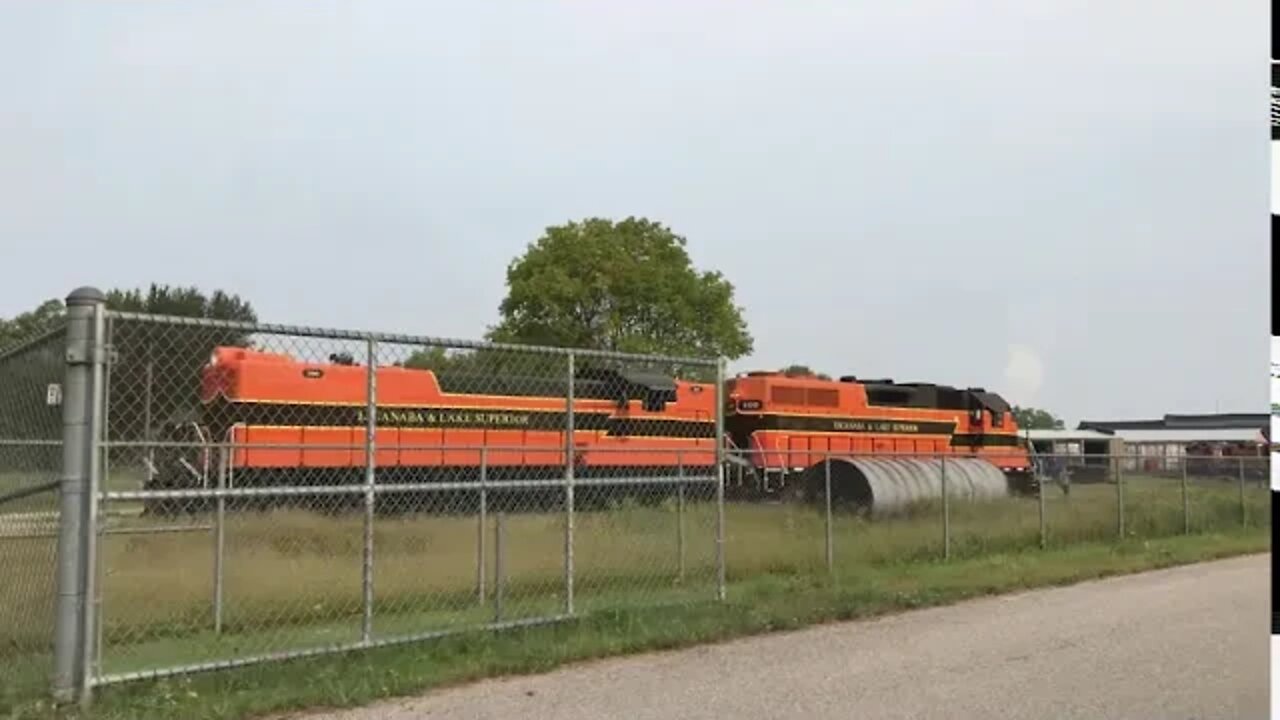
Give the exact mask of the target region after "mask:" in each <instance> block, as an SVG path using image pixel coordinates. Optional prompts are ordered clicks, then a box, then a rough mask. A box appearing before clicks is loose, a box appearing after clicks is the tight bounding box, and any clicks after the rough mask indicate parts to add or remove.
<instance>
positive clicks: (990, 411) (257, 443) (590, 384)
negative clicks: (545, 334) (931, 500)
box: [149, 347, 1031, 509]
mask: <svg viewBox="0 0 1280 720" xmlns="http://www.w3.org/2000/svg"><path fill="white" fill-rule="evenodd" d="M375 382H376V397H377V409H376V410H377V413H376V417H375V424H376V430H375V433H374V441H375V460H376V465H377V482H378V483H379V484H416V483H423V482H433V481H454V482H458V481H463V482H469V481H475V480H478V479H480V475H481V467H482V466H483V472H484V477H485V479H486V480H488V481H492V482H495V483H497V482H501V481H503V480H514V479H524V480H530V479H532V480H552V479H555V478H560V477H562V476H563V475H564V471H565V459H566V454H567V453H566V449H567V445H568V443H567V442H566V440H567V438H566V431H567V422H566V421H567V417H566V409H567V408H566V403H567V401H566V398H567V395H568V392H567V391H568V383H567V382H566V381H565V380H564V379H560V380H556V379H547V378H518V377H511V376H507V375H501V374H497V373H492V374H487V375H477V374H474V373H473V374H465V375H463V374H454V373H449V372H436V371H432V370H423V369H410V368H403V367H397V366H382V367H378V368H377V369H376V372H375ZM367 383H368V374H367V369H366V368H364V367H361V366H357V365H355V364H354V363H353V362H351V361H350V360H342V359H339V358H336V357H335V358H334V361H333V362H329V363H306V362H300V361H297V360H295V359H294V358H292V357H289V356H287V355H282V354H277V353H267V352H258V351H254V350H247V349H244V348H237V347H220V348H217V349H215V350H214V352H213V356H212V358H211V360H210V362H209V363H208V364H207V365H206V366H205V367H204V369H203V370H202V375H201V389H200V400H201V413H200V417H199V419H198V420H197V421H196V422H194V423H188V424H187V425H186V426H185V427H186V433H187V434H186V435H185V436H179V437H176V438H175V439H179V440H188V441H190V440H199V441H202V442H212V443H230V444H231V445H232V448H233V449H232V451H231V452H230V456H229V458H227V469H226V471H225V474H226V476H227V479H226V481H227V482H228V484H230V485H231V486H233V487H253V486H258V487H264V486H281V485H284V486H289V485H348V484H358V483H360V482H362V480H363V473H364V468H365V464H366V463H365V452H364V449H363V444H364V441H365V435H366V432H367V422H368V418H367V415H366V412H367V407H366V398H367V393H368V386H367ZM573 390H574V400H573V420H574V431H573V438H572V440H573V442H572V446H573V464H574V474H575V477H577V478H582V479H588V478H599V477H611V476H612V477H619V476H621V477H627V478H635V477H644V476H667V477H670V476H673V475H675V474H676V473H677V472H679V471H680V470H683V471H684V472H687V473H688V474H690V475H693V474H701V475H707V474H712V473H713V472H714V469H715V456H716V441H717V439H716V437H715V414H716V402H717V400H716V396H717V393H716V392H715V386H714V384H709V383H700V382H690V381H685V380H676V379H672V378H670V377H665V376H658V375H652V374H643V373H630V372H625V371H618V370H611V369H601V368H585V369H583V370H580V371H579V372H578V373H577V374H576V375H575V378H574V388H573ZM725 397H726V407H725V409H724V410H725V420H724V428H725V437H723V438H720V441H721V442H723V443H725V445H726V449H728V450H729V451H730V455H731V457H733V458H736V459H737V463H736V464H737V465H738V466H739V468H747V469H748V473H747V474H748V475H750V476H751V477H753V478H754V482H752V483H743V482H742V480H741V478H742V475H743V473H741V472H739V473H737V474H733V473H731V474H730V476H731V477H737V478H738V479H739V481H738V483H737V484H736V489H741V490H744V491H746V492H747V494H751V495H755V494H757V493H760V492H764V493H765V494H770V493H774V492H777V491H778V490H780V489H783V488H785V487H786V485H787V480H788V478H790V477H793V476H794V474H795V473H796V472H797V471H803V470H804V469H805V468H807V467H811V466H813V465H816V464H818V463H821V462H822V461H823V458H824V457H825V454H826V453H829V452H830V453H838V454H846V455H855V454H871V453H875V454H886V453H928V454H938V453H948V454H961V455H964V456H966V457H976V458H984V459H987V460H989V461H991V463H992V464H994V465H995V466H997V467H998V468H1000V469H1001V470H1003V471H1004V472H1005V474H1006V475H1007V476H1008V477H1009V478H1010V480H1011V482H1013V484H1015V485H1017V484H1019V483H1017V482H1016V481H1017V480H1019V479H1023V478H1024V476H1029V470H1030V467H1031V464H1030V458H1029V456H1028V453H1027V451H1026V449H1025V448H1024V447H1023V445H1022V443H1020V441H1019V437H1018V435H1017V424H1016V423H1015V421H1014V419H1013V416H1012V413H1011V412H1010V408H1009V406H1008V404H1007V403H1005V401H1004V400H1003V399H1001V398H1000V397H999V396H998V395H996V394H994V393H988V392H986V391H985V390H983V389H981V388H970V389H967V390H959V389H956V388H952V387H947V386H941V385H930V384H925V383H910V384H898V383H893V382H892V381H888V380H874V381H868V380H857V379H856V378H852V377H844V378H841V379H840V380H838V381H836V380H821V379H818V378H816V377H812V376H807V377H799V378H797V377H792V376H787V375H783V374H781V373H773V372H761V373H748V374H746V375H742V376H738V377H736V378H733V379H730V380H728V381H727V382H726V387H725ZM481 448H483V451H482V450H481ZM482 452H483V453H484V457H483V462H482V459H481V453H482ZM182 455H183V453H182V452H181V451H180V452H178V453H176V454H175V455H174V456H173V457H171V458H170V462H168V463H166V467H165V470H164V471H163V472H161V473H160V474H159V475H158V476H157V477H156V478H155V479H154V480H153V481H152V482H151V483H150V484H149V486H150V487H153V488H157V489H167V488H181V487H190V486H192V485H193V484H196V483H199V484H201V485H208V484H212V483H213V482H214V481H213V479H212V478H211V477H209V475H210V474H211V473H210V472H209V471H208V470H206V471H205V474H204V476H203V477H200V473H199V471H198V470H197V469H196V468H197V466H199V465H201V464H203V466H204V467H205V468H210V467H211V466H214V463H213V462H212V460H211V454H210V453H207V452H206V453H205V454H204V461H203V463H192V461H191V459H190V458H184V457H182ZM184 468H185V469H184ZM732 489H734V488H731V490H732ZM629 490H630V491H632V493H633V494H639V495H641V496H642V497H645V498H648V499H657V498H658V497H661V496H662V495H664V494H666V493H667V492H670V491H672V488H671V487H670V486H666V485H664V486H662V489H660V488H659V487H657V486H655V487H653V488H649V487H640V486H633V487H630V488H629ZM436 495H437V496H440V495H439V494H438V493H436ZM580 497H590V493H589V492H588V493H585V494H584V495H582V496H580ZM348 500H352V501H355V502H358V501H359V498H354V497H352V498H348ZM330 501H333V499H332V498H330ZM275 502H276V501H272V504H275ZM334 504H335V505H336V504H342V503H337V502H334ZM402 504H403V503H402ZM172 506H173V503H172V502H171V501H159V502H157V503H155V506H154V507H155V509H162V508H165V507H168V508H171V507H172Z"/></svg>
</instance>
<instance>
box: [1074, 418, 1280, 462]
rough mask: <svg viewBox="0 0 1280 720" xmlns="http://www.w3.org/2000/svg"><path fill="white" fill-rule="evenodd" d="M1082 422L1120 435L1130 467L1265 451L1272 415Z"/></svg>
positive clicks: (1259, 454) (1083, 426)
mask: <svg viewBox="0 0 1280 720" xmlns="http://www.w3.org/2000/svg"><path fill="white" fill-rule="evenodd" d="M1078 427H1079V428H1080V429H1081V430H1091V431H1096V432H1100V433H1104V434H1107V435H1110V436H1113V437H1115V438H1118V439H1119V440H1120V441H1121V443H1122V445H1121V447H1122V448H1123V449H1122V450H1120V452H1123V453H1124V454H1125V455H1126V459H1125V461H1124V468H1125V469H1126V470H1143V471H1174V470H1178V469H1180V467H1181V463H1182V458H1183V457H1184V456H1186V455H1191V456H1195V457H1212V458H1223V459H1226V458H1236V457H1242V456H1243V457H1266V456H1267V454H1268V446H1269V443H1270V439H1269V438H1270V433H1271V417H1270V415H1268V414H1267V413H1257V414H1253V413H1226V414H1215V415H1165V416H1164V417H1163V418H1161V419H1159V420H1113V421H1092V420H1086V421H1083V422H1081V423H1080V424H1079V426H1078Z"/></svg>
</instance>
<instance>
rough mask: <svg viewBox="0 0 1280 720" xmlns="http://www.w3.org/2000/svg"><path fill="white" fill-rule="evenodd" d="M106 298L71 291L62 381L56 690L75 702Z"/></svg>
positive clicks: (80, 679) (93, 291) (80, 672)
mask: <svg viewBox="0 0 1280 720" xmlns="http://www.w3.org/2000/svg"><path fill="white" fill-rule="evenodd" d="M105 302H106V296H105V295H103V294H102V291H100V290H98V289H97V288H90V287H82V288H78V289H77V290H75V291H73V292H72V293H71V294H70V295H68V296H67V300H66V304H67V340H66V342H67V345H66V354H65V361H66V369H65V372H64V374H63V382H62V477H61V485H60V496H59V515H60V518H59V523H58V551H57V552H58V570H57V572H58V575H57V585H58V598H57V609H56V613H55V616H54V638H53V640H54V642H53V664H54V669H53V696H54V699H55V700H56V701H58V702H70V701H71V700H73V699H75V696H76V693H77V692H78V691H80V690H81V689H82V688H83V687H84V685H85V682H84V680H85V675H86V673H87V668H85V666H84V664H83V663H84V659H85V656H86V654H85V652H84V647H83V644H84V639H85V636H84V629H83V627H82V623H83V621H84V616H85V608H86V605H87V595H86V590H87V588H86V587H85V584H86V582H87V581H88V576H89V569H90V565H89V563H88V562H87V559H86V557H85V555H86V550H87V544H88V543H87V540H86V535H87V534H88V533H90V532H91V531H92V528H91V527H90V526H89V522H88V521H89V497H88V496H89V493H90V492H91V484H92V483H91V478H90V475H91V473H92V468H91V458H92V456H93V455H94V445H95V443H94V442H93V438H94V432H95V428H94V427H93V408H94V406H95V404H96V403H95V401H94V395H95V393H96V390H95V388H94V387H93V376H94V372H93V366H94V364H95V363H96V362H97V361H98V360H99V359H100V358H99V357H98V356H97V353H96V352H95V345H96V344H97V338H96V337H95V336H94V317H95V315H96V314H97V312H98V310H99V308H101V307H102V305H103V303H105Z"/></svg>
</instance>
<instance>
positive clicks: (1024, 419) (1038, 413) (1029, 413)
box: [1013, 405, 1066, 430]
mask: <svg viewBox="0 0 1280 720" xmlns="http://www.w3.org/2000/svg"><path fill="white" fill-rule="evenodd" d="M1013 418H1014V420H1016V421H1017V423H1018V427H1019V428H1021V429H1023V430H1061V429H1063V428H1065V427H1066V424H1065V423H1064V422H1063V421H1062V419H1061V418H1059V417H1057V416H1055V415H1054V414H1053V413H1051V412H1049V411H1047V410H1041V409H1040V408H1033V407H1025V408H1024V407H1019V406H1017V405H1014V406H1013Z"/></svg>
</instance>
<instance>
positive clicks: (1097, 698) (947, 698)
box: [294, 555, 1270, 720]
mask: <svg viewBox="0 0 1280 720" xmlns="http://www.w3.org/2000/svg"><path fill="white" fill-rule="evenodd" d="M1267 563H1268V556H1266V555H1261V556H1251V557H1247V558H1236V559H1231V560H1226V561H1221V562H1214V563H1206V564H1202V565H1195V566H1188V567H1182V568H1175V569H1171V570H1163V571H1157V572H1152V573H1145V574H1142V575H1135V576H1128V577H1122V578H1115V579H1109V580H1103V581H1099V582H1091V583H1086V584H1081V585H1076V586H1072V587H1067V588H1061V589H1053V590H1043V591H1034V592H1028V593H1024V594H1020V595H1014V596H1005V597H997V598H989V599H982V600H977V601H973V602H968V603H964V604H962V605H955V606H950V607H944V608H933V609H928V610H921V611H916V612H911V613H907V614H903V615H897V616H892V617H887V618H883V619H878V620H870V621H862V622H851V623H843V624H838V625H826V626H821V627H816V628H810V629H807V630H802V631H798V632H792V633H787V634H778V635H770V636H763V637H755V638H748V639H744V640H739V641H734V642H730V643H725V644H722V645H715V646H708V647H698V648H693V649H689V650H680V651H674V652H667V653H657V654H652V655H644V656H636V657H630V658H618V659H610V660H603V661H597V662H591V663H586V664H582V665H578V666H574V667H567V668H564V669H562V670H558V671H555V672H552V673H548V674H545V675H539V676H532V677H520V678H510V679H501V680H492V681H484V682H479V683H475V684H472V685H468V686H464V687H458V688H452V689H446V690H441V691H437V692H432V693H428V694H426V695H423V696H421V697H418V698H411V699H401V700H395V701H388V702H384V703H379V704H377V705H372V706H369V707H366V708H361V709H358V710H347V711H341V712H333V713H318V714H309V715H306V716H305V717H307V718H308V720H320V719H321V718H326V719H331V720H373V719H374V718H377V719H378V720H408V719H409V718H466V719H467V720H481V719H483V718H495V719H498V718H500V719H501V720H511V718H531V719H532V718H539V719H541V718H557V719H560V718H563V719H564V720H579V719H580V720H604V719H606V718H626V719H628V720H647V719H649V718H653V719H654V720H669V719H671V718H689V719H691V720H700V719H703V718H705V719H708V720H710V719H711V718H735V719H736V720H757V719H764V718H768V719H770V720H780V719H783V718H805V719H806V720H815V719H818V718H841V719H842V720H843V719H845V718H851V717H857V718H862V719H866V720H873V719H884V720H906V719H907V718H913V719H914V718H953V719H955V720H963V719H967V718H983V719H984V720H985V719H996V718H1029V719H1031V718H1034V719H1035V720H1044V718H1089V719H1090V720H1099V719H1101V718H1124V719H1125V720H1164V719H1166V718H1168V719H1170V720H1192V719H1196V720H1200V719H1207V718H1248V719H1252V718H1260V719H1261V718H1266V717H1268V713H1269V710H1270V708H1269V700H1268V698H1269V691H1268V687H1269V674H1268V673H1269V670H1268V668H1269V655H1268V652H1269V650H1268V648H1269V646H1268V640H1267V627H1268V625H1267V622H1268V617H1269V616H1268V612H1269V610H1268V608H1269V605H1268V602H1269V597H1270V590H1269V574H1268V568H1269V566H1268V564H1267ZM294 717H297V716H294Z"/></svg>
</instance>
